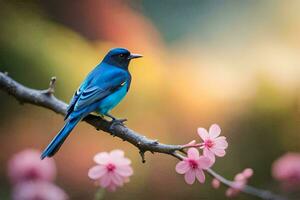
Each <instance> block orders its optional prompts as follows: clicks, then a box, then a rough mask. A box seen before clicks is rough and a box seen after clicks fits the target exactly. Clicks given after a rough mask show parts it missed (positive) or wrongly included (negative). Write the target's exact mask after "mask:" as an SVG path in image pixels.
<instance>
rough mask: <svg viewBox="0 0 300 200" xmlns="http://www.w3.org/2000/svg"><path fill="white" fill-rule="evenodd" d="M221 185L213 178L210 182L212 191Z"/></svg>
mask: <svg viewBox="0 0 300 200" xmlns="http://www.w3.org/2000/svg"><path fill="white" fill-rule="evenodd" d="M220 185H221V183H220V181H219V180H218V179H216V178H214V179H213V180H212V181H211V186H212V187H213V188H214V189H218V188H219V187H220Z"/></svg>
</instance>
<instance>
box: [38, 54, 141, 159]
mask: <svg viewBox="0 0 300 200" xmlns="http://www.w3.org/2000/svg"><path fill="white" fill-rule="evenodd" d="M140 57H142V56H141V55H139V54H132V53H130V52H129V51H128V50H127V49H124V48H114V49H112V50H110V51H109V52H108V53H107V54H106V56H105V57H104V59H103V60H102V62H101V63H100V64H98V65H97V66H96V67H95V68H94V69H93V71H91V72H90V73H89V74H88V76H87V77H86V78H85V80H84V81H83V82H82V84H81V85H80V87H79V88H78V90H77V91H76V92H75V94H74V96H73V98H72V99H71V101H70V104H69V106H68V110H67V114H66V116H65V125H64V127H63V128H62V129H61V130H60V131H59V133H58V134H57V135H56V136H55V137H54V139H53V140H52V141H51V143H50V144H49V145H48V146H47V148H46V149H45V150H44V151H43V153H42V155H41V159H44V158H45V157H51V156H53V155H54V154H55V153H56V152H57V151H58V150H59V148H60V147H61V145H62V144H63V143H64V141H65V140H66V138H67V137H68V135H69V134H70V132H71V131H72V130H73V128H74V127H75V126H76V125H77V123H78V122H79V121H80V120H82V119H83V118H84V117H86V116H87V115H88V114H89V113H91V112H97V113H99V114H100V115H102V116H107V117H109V118H111V119H112V122H113V123H122V122H123V121H124V120H122V119H117V118H115V117H114V116H112V115H111V114H109V112H110V111H111V110H112V109H113V108H114V107H115V106H116V105H117V104H118V103H119V102H120V101H121V100H122V99H123V98H124V97H125V95H126V94H127V92H128V90H129V88H130V83H131V75H130V73H129V71H128V65H129V62H130V61H131V60H132V59H134V58H140Z"/></svg>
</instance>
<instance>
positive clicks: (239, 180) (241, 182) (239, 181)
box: [211, 168, 253, 197]
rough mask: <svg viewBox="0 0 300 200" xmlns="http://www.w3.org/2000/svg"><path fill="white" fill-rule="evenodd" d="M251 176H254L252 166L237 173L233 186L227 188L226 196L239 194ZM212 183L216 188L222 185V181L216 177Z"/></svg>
mask: <svg viewBox="0 0 300 200" xmlns="http://www.w3.org/2000/svg"><path fill="white" fill-rule="evenodd" d="M251 176H253V170H252V169H251V168H246V169H244V170H243V171H242V172H241V173H238V174H237V175H235V177H234V180H233V184H232V186H231V187H230V188H228V189H227V190H226V196H227V197H235V196H237V195H238V194H239V193H240V191H241V190H242V189H243V188H244V187H245V186H246V185H247V182H248V179H249V178H250V177H251ZM211 184H212V187H213V188H215V189H218V188H219V187H220V181H219V180H218V179H216V178H214V179H213V180H212V182H211Z"/></svg>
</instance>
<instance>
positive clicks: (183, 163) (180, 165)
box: [175, 161, 190, 174]
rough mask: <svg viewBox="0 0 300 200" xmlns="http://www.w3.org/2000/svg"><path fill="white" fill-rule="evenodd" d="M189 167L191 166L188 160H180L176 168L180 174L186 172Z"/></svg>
mask: <svg viewBox="0 0 300 200" xmlns="http://www.w3.org/2000/svg"><path fill="white" fill-rule="evenodd" d="M189 169H190V166H189V163H188V162H187V161H180V162H179V163H177V165H176V167H175V170H176V172H177V173H178V174H185V173H186V172H187V171H188V170H189Z"/></svg>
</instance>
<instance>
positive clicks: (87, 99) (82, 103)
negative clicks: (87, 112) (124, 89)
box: [73, 72, 128, 111]
mask: <svg viewBox="0 0 300 200" xmlns="http://www.w3.org/2000/svg"><path fill="white" fill-rule="evenodd" d="M127 79H128V76H127V75H126V74H125V73H116V72H113V73H108V74H106V75H105V77H101V79H98V80H97V81H95V82H94V83H93V84H90V86H88V87H87V88H86V89H84V90H83V91H82V92H81V94H80V96H79V97H78V98H77V100H76V103H75V104H74V108H73V111H79V110H82V109H84V108H87V107H88V106H90V105H92V104H93V103H95V102H98V101H100V100H101V99H103V98H105V97H107V96H108V95H110V94H112V93H113V92H114V91H115V90H116V89H118V88H120V87H121V86H123V84H124V83H125V82H126V81H127Z"/></svg>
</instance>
